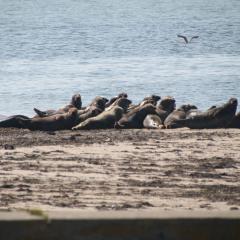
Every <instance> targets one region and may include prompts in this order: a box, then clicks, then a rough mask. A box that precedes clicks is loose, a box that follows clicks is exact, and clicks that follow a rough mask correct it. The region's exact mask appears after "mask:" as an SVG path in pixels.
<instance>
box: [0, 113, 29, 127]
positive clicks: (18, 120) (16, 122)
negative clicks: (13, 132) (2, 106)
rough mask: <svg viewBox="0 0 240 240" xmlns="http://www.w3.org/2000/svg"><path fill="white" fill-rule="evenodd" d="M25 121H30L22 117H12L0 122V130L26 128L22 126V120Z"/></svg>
mask: <svg viewBox="0 0 240 240" xmlns="http://www.w3.org/2000/svg"><path fill="white" fill-rule="evenodd" d="M26 119H30V118H29V117H27V116H24V115H13V116H10V117H7V118H5V119H3V120H2V121H0V127H1V128H26V127H25V126H24V125H23V124H22V120H26Z"/></svg>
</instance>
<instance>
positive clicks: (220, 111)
mask: <svg viewBox="0 0 240 240" xmlns="http://www.w3.org/2000/svg"><path fill="white" fill-rule="evenodd" d="M237 104H238V101H237V99H236V98H231V99H229V101H228V102H227V103H225V104H223V105H222V106H220V107H212V108H210V109H208V110H207V111H206V112H202V113H199V114H196V115H195V116H191V117H189V118H186V119H184V120H181V121H179V124H183V125H184V126H185V127H188V128H191V129H203V128H226V127H228V126H229V124H230V123H231V121H232V120H233V118H234V116H235V113H236V110H237Z"/></svg>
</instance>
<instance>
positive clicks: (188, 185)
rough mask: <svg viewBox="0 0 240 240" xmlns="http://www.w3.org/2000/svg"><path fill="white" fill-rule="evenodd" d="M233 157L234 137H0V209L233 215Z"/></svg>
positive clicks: (237, 140) (239, 137) (239, 144)
mask: <svg viewBox="0 0 240 240" xmlns="http://www.w3.org/2000/svg"><path fill="white" fill-rule="evenodd" d="M12 148H13V149H12ZM239 150H240V130H237V129H217V130H194V131H193V130H189V129H178V130H143V129H140V130H115V129H113V130H101V131H76V132H73V131H59V132H38V131H36V132H31V131H29V130H18V129H0V209H1V210H15V209H29V208H30V209H31V208H39V209H42V210H46V211H48V210H70V209H71V210H73V209H76V210H92V211H101V210H131V209H135V210H136V209H141V210H144V209H147V210H155V209H156V210H166V211H168V210H193V211H195V210H196V211H199V210H207V211H209V210H216V211H226V210H238V209H239V208H240V183H239V179H240V151H239Z"/></svg>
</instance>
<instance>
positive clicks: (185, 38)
mask: <svg viewBox="0 0 240 240" xmlns="http://www.w3.org/2000/svg"><path fill="white" fill-rule="evenodd" d="M177 36H178V37H180V38H183V39H184V41H185V43H188V39H187V37H185V36H183V35H179V34H178V35H177Z"/></svg>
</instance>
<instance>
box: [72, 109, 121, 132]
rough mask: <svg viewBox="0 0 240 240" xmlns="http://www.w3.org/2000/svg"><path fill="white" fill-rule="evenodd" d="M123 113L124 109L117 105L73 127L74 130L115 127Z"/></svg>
mask: <svg viewBox="0 0 240 240" xmlns="http://www.w3.org/2000/svg"><path fill="white" fill-rule="evenodd" d="M122 115H123V109H122V108H121V107H118V106H115V107H113V108H112V109H111V110H109V111H104V112H102V113H101V114H99V115H98V116H96V117H92V118H89V119H87V120H86V121H84V122H82V123H80V124H79V125H77V126H75V127H73V128H72V130H89V129H106V128H113V127H114V124H115V122H117V121H118V120H119V119H120V118H121V117H122Z"/></svg>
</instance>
